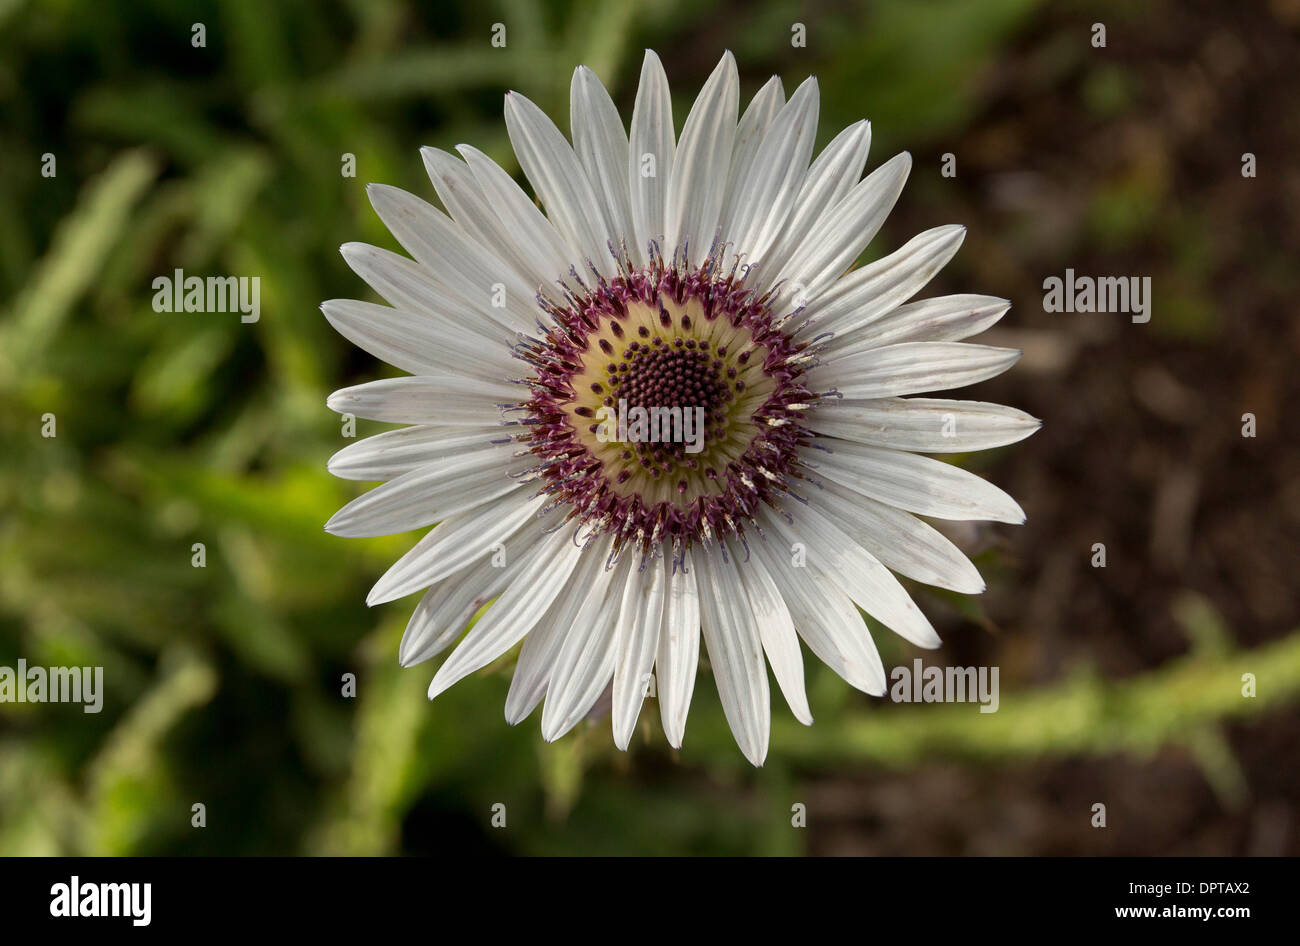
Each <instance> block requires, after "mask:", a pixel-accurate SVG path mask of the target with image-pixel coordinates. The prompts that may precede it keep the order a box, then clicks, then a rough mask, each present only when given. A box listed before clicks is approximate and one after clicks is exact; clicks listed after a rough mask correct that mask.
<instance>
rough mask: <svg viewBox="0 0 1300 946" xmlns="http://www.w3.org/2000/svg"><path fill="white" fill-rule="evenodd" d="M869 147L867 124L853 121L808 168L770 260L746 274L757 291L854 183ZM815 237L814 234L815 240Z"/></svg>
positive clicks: (818, 227)
mask: <svg viewBox="0 0 1300 946" xmlns="http://www.w3.org/2000/svg"><path fill="white" fill-rule="evenodd" d="M870 146H871V123H870V122H867V121H861V122H857V123H856V124H853V125H850V126H849V127H848V128H845V129H844V130H843V131H842V132H840V133H839V134H838V135H836V136H835V138H834V140H832V141H831V143H830V144H828V145H827V146H826V147H825V148H824V149H823V150H822V153H821V154H819V155H818V156H817V157H816V158H815V159H814V160H813V163H812V167H810V168H808V173H807V175H806V176H805V177H804V181H803V186H802V187H801V188H800V189H799V196H798V198H797V199H796V200H795V202H794V206H793V207H792V208H791V209H790V215H789V217H788V218H787V219H786V223H785V229H784V230H783V232H782V233H781V236H780V239H778V240H777V242H776V244H775V246H773V248H772V251H771V252H770V253H768V260H769V261H770V262H769V263H768V265H766V266H760V267H758V269H757V270H756V271H755V273H754V274H752V275H751V277H750V282H751V283H752V284H754V285H755V287H756V288H757V290H758V291H759V292H764V291H766V290H767V289H768V288H769V286H770V285H771V283H772V281H773V278H774V277H775V276H776V274H777V273H778V272H779V271H780V269H781V267H782V265H783V262H784V261H785V260H787V259H789V258H790V257H792V256H793V255H794V254H795V252H796V251H797V250H799V249H800V248H801V247H802V246H803V245H804V243H805V242H806V241H807V240H808V239H809V237H810V235H812V234H813V233H814V231H817V232H818V233H820V226H821V224H822V221H823V220H824V219H825V217H826V214H827V213H828V212H829V211H830V209H831V208H832V207H835V206H836V205H838V204H839V203H840V201H842V200H843V199H844V198H845V197H846V196H847V195H848V193H849V191H851V190H852V189H853V187H854V186H855V185H856V184H857V183H858V178H859V177H861V176H862V168H863V167H864V166H865V165H866V163H867V150H868V149H869V148H870ZM815 238H816V237H814V239H815Z"/></svg>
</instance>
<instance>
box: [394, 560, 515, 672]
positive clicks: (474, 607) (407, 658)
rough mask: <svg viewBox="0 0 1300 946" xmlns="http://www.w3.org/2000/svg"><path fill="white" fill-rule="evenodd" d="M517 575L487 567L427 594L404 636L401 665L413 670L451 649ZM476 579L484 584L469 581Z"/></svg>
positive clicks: (417, 608)
mask: <svg viewBox="0 0 1300 946" xmlns="http://www.w3.org/2000/svg"><path fill="white" fill-rule="evenodd" d="M518 571H519V569H518V568H514V569H510V568H492V569H488V568H487V566H486V564H485V565H484V566H483V568H481V569H476V570H475V573H474V574H470V575H465V576H462V577H461V580H457V581H444V582H441V583H439V584H437V585H434V586H433V587H432V588H430V589H429V590H428V591H426V592H425V593H424V597H422V598H421V599H420V603H419V604H418V605H416V607H415V611H414V613H412V614H411V620H410V621H408V622H407V625H406V631H405V633H403V634H402V643H401V646H400V647H399V648H398V651H397V657H398V661H399V662H400V663H401V665H402V666H403V667H414V666H415V665H416V664H419V663H423V662H424V661H426V660H428V659H429V658H430V657H436V656H437V655H438V654H440V653H442V652H443V651H444V650H446V649H447V648H448V647H450V646H451V645H452V643H453V642H454V641H455V640H456V639H457V638H458V637H460V635H461V634H463V633H464V632H465V625H466V624H468V623H469V621H470V618H472V617H473V616H474V615H475V613H476V612H477V611H478V609H479V608H481V607H483V605H485V604H487V603H488V602H489V601H491V600H492V599H493V598H495V597H496V596H497V595H499V594H501V592H503V591H505V590H506V587H507V586H508V585H509V584H510V581H511V579H512V578H513V577H514V575H515V574H516V573H518ZM480 573H481V574H480ZM477 578H481V579H482V580H481V581H472V580H470V579H477Z"/></svg>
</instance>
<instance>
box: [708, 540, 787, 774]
mask: <svg viewBox="0 0 1300 946" xmlns="http://www.w3.org/2000/svg"><path fill="white" fill-rule="evenodd" d="M695 567H696V568H698V569H699V587H700V631H701V633H702V634H703V635H704V646H705V647H706V648H707V650H708V654H709V665H710V666H711V667H712V668H713V679H714V682H715V683H716V684H717V687H718V696H719V697H720V698H721V699H722V710H723V712H724V714H725V715H726V717H727V723H728V724H729V725H730V726H731V732H732V734H733V735H734V736H735V737H736V744H737V745H738V746H740V751H741V752H743V753H744V754H745V758H747V759H748V760H749V761H750V762H751V763H753V764H754V765H762V764H763V760H764V759H765V758H767V746H768V737H769V735H770V732H771V716H770V709H769V705H768V700H769V697H768V688H767V665H766V664H765V663H764V660H763V643H762V641H761V639H760V638H759V633H758V628H757V627H756V626H755V624H754V617H753V615H752V614H750V613H749V610H748V606H749V602H748V600H747V599H746V598H745V595H744V591H743V590H742V588H741V586H740V578H739V576H738V575H737V574H736V573H735V570H734V565H729V564H728V563H725V562H722V560H721V555H720V554H719V552H718V550H717V549H716V548H715V549H714V550H713V551H712V552H710V553H708V554H704V555H697V556H695Z"/></svg>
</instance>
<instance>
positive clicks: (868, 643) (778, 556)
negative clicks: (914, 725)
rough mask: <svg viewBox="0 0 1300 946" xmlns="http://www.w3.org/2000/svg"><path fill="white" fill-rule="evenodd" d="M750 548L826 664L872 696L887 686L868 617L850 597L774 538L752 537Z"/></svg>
mask: <svg viewBox="0 0 1300 946" xmlns="http://www.w3.org/2000/svg"><path fill="white" fill-rule="evenodd" d="M751 548H752V549H753V550H754V554H755V555H757V556H758V557H759V558H760V559H761V560H762V561H763V563H764V565H766V566H767V572H768V574H769V575H770V576H771V577H772V581H773V582H775V584H776V587H777V590H778V591H779V592H780V594H781V597H782V599H783V600H784V602H785V605H786V608H787V609H789V612H790V617H791V619H792V620H793V621H794V626H795V630H797V631H798V632H799V636H800V637H802V638H803V639H804V642H805V643H806V644H807V645H808V647H809V649H810V650H811V651H812V652H813V653H814V654H816V655H817V658H818V659H819V660H821V662H822V663H824V664H826V666H828V667H830V668H831V669H832V670H834V671H835V672H836V673H837V674H839V675H840V676H841V677H843V678H844V680H845V681H846V682H848V683H849V684H850V685H851V686H854V687H857V688H858V689H859V690H862V691H863V692H864V693H870V694H871V695H872V696H881V695H883V694H884V692H885V689H886V681H885V667H884V664H883V663H881V660H880V653H879V651H877V650H876V644H875V642H874V641H873V640H872V639H871V634H870V632H869V631H868V630H867V625H866V622H864V621H863V620H862V615H861V614H859V613H858V609H857V607H856V606H855V605H854V604H853V602H852V601H851V600H850V599H849V596H848V595H846V594H845V593H844V592H842V591H840V589H839V588H837V587H836V586H835V585H834V584H833V583H832V582H831V581H830V580H828V579H827V578H826V577H825V576H824V575H822V574H821V573H820V572H818V571H815V570H813V569H809V568H808V567H807V566H806V565H804V566H800V567H796V566H795V565H794V564H793V563H792V561H791V558H792V556H793V555H794V550H787V549H783V548H778V547H777V545H776V544H775V543H773V542H766V541H764V542H753V543H751Z"/></svg>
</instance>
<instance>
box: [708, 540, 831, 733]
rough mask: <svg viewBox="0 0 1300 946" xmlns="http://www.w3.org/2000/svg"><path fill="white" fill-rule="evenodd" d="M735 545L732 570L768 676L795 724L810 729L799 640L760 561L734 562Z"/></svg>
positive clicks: (779, 593)
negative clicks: (746, 603) (755, 630)
mask: <svg viewBox="0 0 1300 946" xmlns="http://www.w3.org/2000/svg"><path fill="white" fill-rule="evenodd" d="M736 544H737V543H735V542H729V543H728V545H729V546H730V549H731V552H732V554H733V558H732V566H733V568H734V571H735V574H736V577H737V578H738V579H739V580H740V581H741V582H742V583H743V584H744V588H745V596H746V597H747V598H748V599H749V607H748V609H747V613H748V615H749V616H750V617H751V618H752V620H753V621H754V623H755V624H756V625H757V626H758V636H759V639H760V640H761V641H762V642H763V653H764V654H766V655H767V662H768V663H769V664H771V666H772V674H773V675H774V676H775V677H776V682H777V685H778V686H779V687H780V688H781V693H782V694H783V695H784V696H785V701H786V703H788V704H789V705H790V711H791V712H792V713H794V715H795V718H796V719H797V720H799V722H801V723H803V724H804V725H805V726H811V725H812V721H813V718H812V710H810V709H809V708H808V693H807V691H806V690H805V689H804V681H803V653H802V652H801V651H800V650H799V636H798V635H797V634H796V633H795V630H794V621H793V619H792V618H791V617H790V610H789V608H787V607H786V604H785V599H784V598H782V596H781V592H780V591H779V590H778V589H777V587H776V583H775V582H774V581H773V580H772V576H771V575H769V574H768V571H767V568H766V567H765V566H764V565H763V562H762V560H761V559H759V558H757V557H755V556H754V555H753V554H752V553H751V554H750V557H749V561H741V560H739V559H737V558H735V557H734V555H735V552H736ZM754 544H762V543H761V542H759V543H754Z"/></svg>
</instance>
